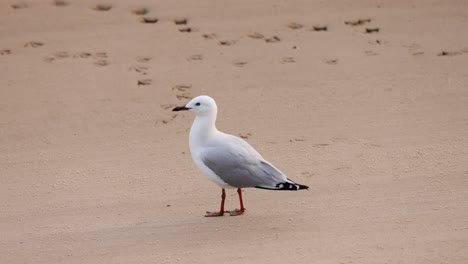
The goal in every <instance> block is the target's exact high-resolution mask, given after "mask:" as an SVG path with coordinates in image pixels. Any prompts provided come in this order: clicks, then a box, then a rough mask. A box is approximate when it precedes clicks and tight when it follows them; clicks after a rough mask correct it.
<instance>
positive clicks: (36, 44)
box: [24, 41, 44, 48]
mask: <svg viewBox="0 0 468 264" xmlns="http://www.w3.org/2000/svg"><path fill="white" fill-rule="evenodd" d="M42 46H44V43H42V42H37V41H30V42H28V43H26V44H24V47H26V48H28V47H31V48H39V47H42Z"/></svg>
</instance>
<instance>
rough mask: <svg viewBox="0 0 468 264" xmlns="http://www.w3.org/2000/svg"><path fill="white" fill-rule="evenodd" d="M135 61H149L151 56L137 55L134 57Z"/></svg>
mask: <svg viewBox="0 0 468 264" xmlns="http://www.w3.org/2000/svg"><path fill="white" fill-rule="evenodd" d="M136 61H137V62H141V63H147V62H149V61H151V57H146V56H138V57H136Z"/></svg>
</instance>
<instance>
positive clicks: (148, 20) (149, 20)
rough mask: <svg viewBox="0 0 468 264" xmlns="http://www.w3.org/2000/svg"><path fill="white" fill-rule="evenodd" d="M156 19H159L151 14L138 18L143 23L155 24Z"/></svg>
mask: <svg viewBox="0 0 468 264" xmlns="http://www.w3.org/2000/svg"><path fill="white" fill-rule="evenodd" d="M158 21H159V19H158V18H157V17H153V16H146V17H142V18H141V20H140V22H141V23H145V24H156V23H158Z"/></svg>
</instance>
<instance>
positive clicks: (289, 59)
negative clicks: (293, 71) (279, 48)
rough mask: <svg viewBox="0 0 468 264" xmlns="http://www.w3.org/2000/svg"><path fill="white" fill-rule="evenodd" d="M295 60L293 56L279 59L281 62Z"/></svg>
mask: <svg viewBox="0 0 468 264" xmlns="http://www.w3.org/2000/svg"><path fill="white" fill-rule="evenodd" d="M295 62H296V60H295V59H294V58H293V57H286V58H284V59H282V60H281V63H295Z"/></svg>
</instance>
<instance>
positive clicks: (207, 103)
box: [172, 95, 218, 116]
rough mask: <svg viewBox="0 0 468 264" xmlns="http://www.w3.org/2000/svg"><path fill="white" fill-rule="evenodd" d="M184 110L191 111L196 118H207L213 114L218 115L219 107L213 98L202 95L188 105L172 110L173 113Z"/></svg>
mask: <svg viewBox="0 0 468 264" xmlns="http://www.w3.org/2000/svg"><path fill="white" fill-rule="evenodd" d="M183 110H189V111H190V112H192V113H194V114H195V115H196V116H205V115H213V114H215V115H216V113H217V111H218V107H217V106H216V102H215V100H214V99H213V98H211V97H209V96H207V95H200V96H197V97H195V98H193V99H192V100H191V101H190V102H188V104H186V105H183V106H177V107H175V108H174V109H172V111H183Z"/></svg>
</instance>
